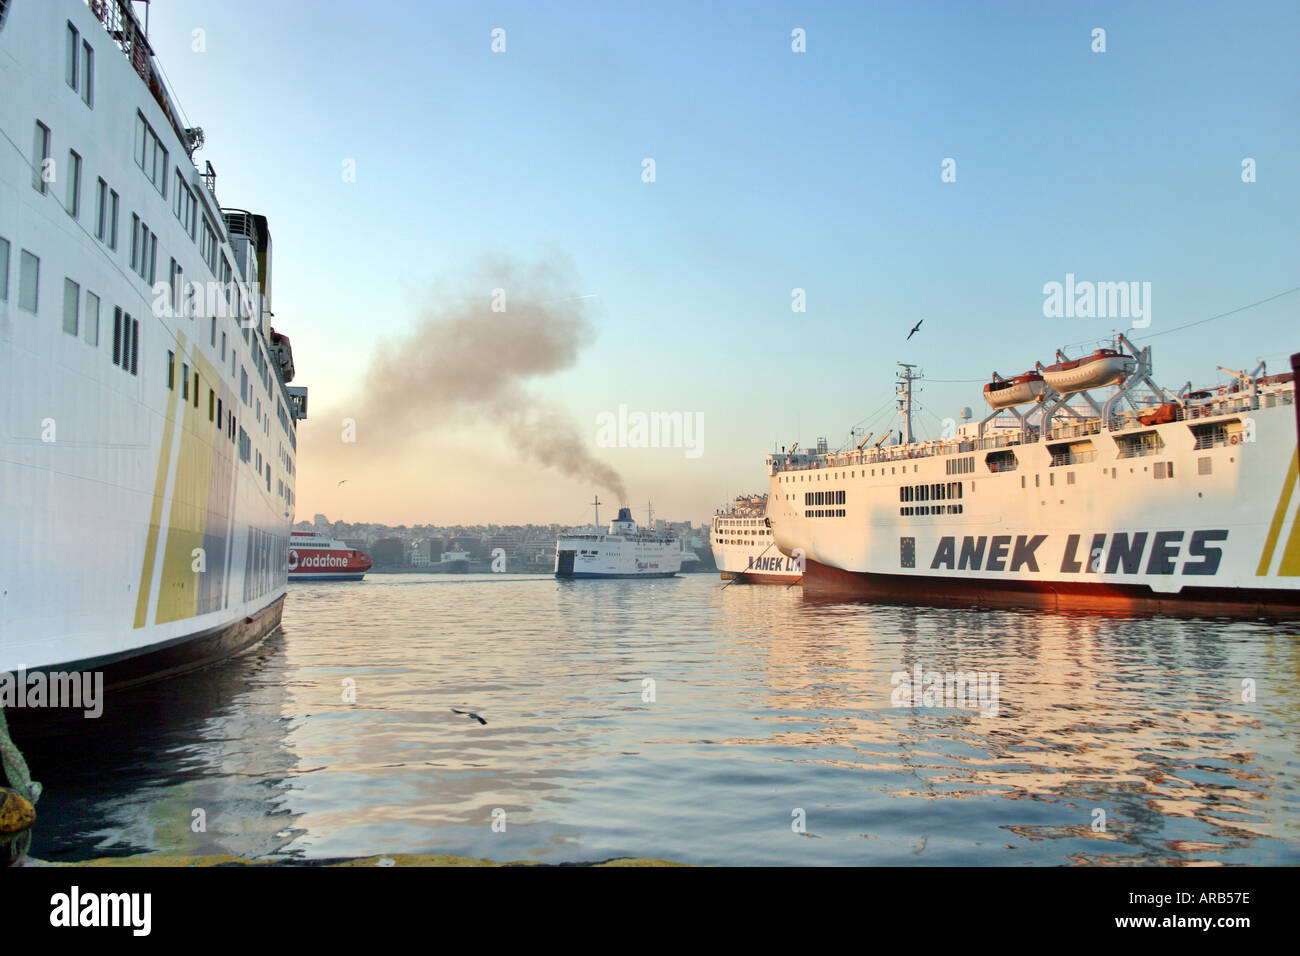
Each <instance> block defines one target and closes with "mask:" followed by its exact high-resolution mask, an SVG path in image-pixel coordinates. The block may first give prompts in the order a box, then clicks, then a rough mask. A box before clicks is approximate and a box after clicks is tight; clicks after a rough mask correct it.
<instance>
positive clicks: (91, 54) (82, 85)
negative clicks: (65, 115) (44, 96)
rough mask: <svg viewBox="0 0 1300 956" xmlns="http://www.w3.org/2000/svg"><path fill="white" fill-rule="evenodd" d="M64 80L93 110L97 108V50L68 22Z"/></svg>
mask: <svg viewBox="0 0 1300 956" xmlns="http://www.w3.org/2000/svg"><path fill="white" fill-rule="evenodd" d="M64 52H65V57H64V59H65V69H64V78H65V79H66V80H67V82H68V86H70V87H72V91H73V92H74V93H78V94H80V95H81V99H82V101H83V102H85V104H86V105H87V106H89V107H91V108H92V109H93V108H94V106H95V48H94V47H92V46H91V45H90V41H88V40H84V39H82V37H81V34H80V33H79V32H78V31H77V28H76V27H74V26H73V25H72V21H70V20H69V21H68V37H67V44H66V46H65V51H64Z"/></svg>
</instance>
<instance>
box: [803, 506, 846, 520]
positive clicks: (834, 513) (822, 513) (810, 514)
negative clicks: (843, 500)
mask: <svg viewBox="0 0 1300 956" xmlns="http://www.w3.org/2000/svg"><path fill="white" fill-rule="evenodd" d="M803 516H804V517H805V518H843V517H844V509H843V508H822V509H820V510H817V511H805V512H804V513H803Z"/></svg>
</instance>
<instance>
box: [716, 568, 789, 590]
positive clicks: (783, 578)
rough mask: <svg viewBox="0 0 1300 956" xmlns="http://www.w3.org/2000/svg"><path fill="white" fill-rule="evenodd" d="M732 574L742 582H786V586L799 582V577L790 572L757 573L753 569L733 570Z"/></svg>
mask: <svg viewBox="0 0 1300 956" xmlns="http://www.w3.org/2000/svg"><path fill="white" fill-rule="evenodd" d="M732 574H733V575H734V577H735V578H736V579H737V580H738V581H739V582H740V583H741V584H784V585H785V586H786V587H794V586H795V585H796V584H798V583H799V578H797V577H793V578H792V577H790V575H788V574H757V573H755V572H753V571H733V572H732Z"/></svg>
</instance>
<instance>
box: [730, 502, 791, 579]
mask: <svg viewBox="0 0 1300 956" xmlns="http://www.w3.org/2000/svg"><path fill="white" fill-rule="evenodd" d="M709 544H710V545H711V546H712V548H713V562H714V564H716V565H717V567H718V570H719V571H720V572H721V573H722V576H723V577H724V578H732V579H737V580H740V581H746V582H753V583H757V584H786V585H789V584H798V583H799V581H800V579H801V578H802V577H803V570H802V569H801V568H800V566H799V560H798V558H794V557H789V556H787V555H784V554H782V553H781V550H780V549H779V548H778V547H777V546H776V541H775V540H773V538H772V529H771V528H770V527H768V523H767V495H741V496H740V497H739V498H737V499H736V503H735V504H734V505H733V506H732V507H731V508H729V509H727V510H726V511H719V512H718V513H717V514H715V515H714V516H713V525H712V528H711V529H710V533H709Z"/></svg>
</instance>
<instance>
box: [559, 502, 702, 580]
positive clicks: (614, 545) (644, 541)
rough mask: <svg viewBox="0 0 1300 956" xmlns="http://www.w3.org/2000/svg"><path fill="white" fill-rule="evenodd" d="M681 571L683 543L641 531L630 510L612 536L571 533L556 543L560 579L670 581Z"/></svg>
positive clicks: (620, 518)
mask: <svg viewBox="0 0 1300 956" xmlns="http://www.w3.org/2000/svg"><path fill="white" fill-rule="evenodd" d="M681 569H682V547H681V542H680V541H678V540H677V539H676V538H673V537H672V536H665V535H659V534H653V533H649V532H640V531H638V530H637V527H636V522H635V521H633V520H632V512H631V509H629V508H626V507H624V508H620V509H619V513H618V517H617V518H615V519H614V520H613V521H611V522H610V525H609V533H608V534H605V533H601V532H596V533H594V534H577V533H569V534H565V535H561V536H560V537H559V538H557V539H556V541H555V576H556V577H557V578H670V577H672V576H673V575H675V574H676V573H677V572H678V571H680V570H681Z"/></svg>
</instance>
